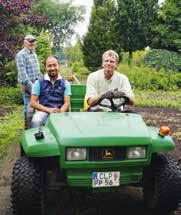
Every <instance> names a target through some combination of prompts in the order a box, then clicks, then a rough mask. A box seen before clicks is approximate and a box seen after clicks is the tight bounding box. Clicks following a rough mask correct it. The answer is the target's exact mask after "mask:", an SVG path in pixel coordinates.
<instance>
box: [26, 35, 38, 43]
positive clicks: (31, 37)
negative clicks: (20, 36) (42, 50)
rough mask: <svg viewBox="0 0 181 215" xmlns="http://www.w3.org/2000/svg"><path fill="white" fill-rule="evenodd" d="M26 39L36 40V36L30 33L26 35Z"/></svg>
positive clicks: (29, 40)
mask: <svg viewBox="0 0 181 215" xmlns="http://www.w3.org/2000/svg"><path fill="white" fill-rule="evenodd" d="M25 40H27V41H28V42H35V41H36V38H35V37H34V36H33V35H31V34H29V35H26V36H25Z"/></svg>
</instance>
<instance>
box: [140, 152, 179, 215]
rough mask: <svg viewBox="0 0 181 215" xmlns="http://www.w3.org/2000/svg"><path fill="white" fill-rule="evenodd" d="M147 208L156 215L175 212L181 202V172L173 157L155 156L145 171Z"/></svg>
mask: <svg viewBox="0 0 181 215" xmlns="http://www.w3.org/2000/svg"><path fill="white" fill-rule="evenodd" d="M143 182H144V183H143V196H144V201H145V206H146V207H147V208H148V209H150V210H151V211H152V212H153V213H156V214H164V215H165V214H169V213H171V212H173V211H175V210H176V209H177V207H178V205H179V202H180V200H181V171H180V169H179V166H178V164H177V162H176V161H175V160H174V159H173V158H172V157H171V156H164V155H158V154H154V155H153V157H152V161H151V165H150V166H149V167H148V168H146V169H145V170H144V177H143Z"/></svg>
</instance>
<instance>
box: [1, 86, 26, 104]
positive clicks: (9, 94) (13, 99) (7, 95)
mask: <svg viewBox="0 0 181 215" xmlns="http://www.w3.org/2000/svg"><path fill="white" fill-rule="evenodd" d="M0 104H1V105H14V104H16V105H21V104H23V99H22V94H21V89H20V88H13V87H9V88H5V87H2V88H0Z"/></svg>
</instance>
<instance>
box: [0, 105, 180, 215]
mask: <svg viewBox="0 0 181 215" xmlns="http://www.w3.org/2000/svg"><path fill="white" fill-rule="evenodd" d="M135 110H136V111H137V112H139V113H141V114H142V116H143V118H144V119H145V121H146V122H147V123H148V124H150V125H154V126H156V127H159V126H161V125H168V126H169V127H170V129H171V134H172V136H173V138H174V141H175V142H176V150H175V151H173V152H171V153H170V154H171V155H172V156H173V157H174V158H175V159H176V160H178V161H181V126H180V125H181V111H179V110H176V109H170V108H145V107H139V108H135ZM10 111H12V110H10V109H0V118H1V117H2V116H4V115H5V114H6V113H7V112H10ZM18 156H19V146H18V144H16V143H12V144H11V146H10V147H9V150H8V152H7V155H6V157H5V159H4V160H3V161H2V163H1V168H0V215H5V214H6V215H7V214H9V213H8V212H7V208H8V207H9V205H10V193H11V192H10V184H11V173H12V168H13V164H14V162H15V160H16V159H17V157H18ZM79 197H80V196H79ZM75 198H76V199H77V203H76V204H77V207H79V212H76V215H88V214H89V215H108V214H109V215H110V213H112V214H124V215H132V214H140V215H147V214H148V213H147V212H146V211H145V209H144V206H143V198H142V190H141V189H139V188H131V187H127V188H121V190H120V193H117V194H105V195H104V194H100V195H99V194H98V195H97V196H96V199H94V200H92V199H91V197H90V196H87V197H86V198H85V197H84V196H83V198H78V197H75ZM74 206H75V205H74ZM69 207H73V206H72V203H70V205H69ZM58 214H62V213H60V212H59V211H58V210H56V211H54V212H52V213H50V212H47V215H58ZM175 214H176V215H181V211H180V210H179V209H178V211H177V212H176V213H175Z"/></svg>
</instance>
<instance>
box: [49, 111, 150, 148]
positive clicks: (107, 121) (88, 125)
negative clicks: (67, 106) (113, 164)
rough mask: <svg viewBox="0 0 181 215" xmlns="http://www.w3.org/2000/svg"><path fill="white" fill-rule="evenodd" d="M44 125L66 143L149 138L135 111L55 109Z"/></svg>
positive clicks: (143, 141) (144, 140)
mask: <svg viewBox="0 0 181 215" xmlns="http://www.w3.org/2000/svg"><path fill="white" fill-rule="evenodd" d="M46 126H47V127H48V128H49V129H50V130H51V132H52V134H53V135H54V136H55V138H56V140H57V142H58V143H59V144H64V145H69V146H75V145H78V146H81V145H84V146H86V145H87V146H88V145H92V146H94V145H96V146H98V145H101V146H102V145H104V146H106V145H109V146H110V145H114V146H116V145H120V144H122V145H127V144H134V145H141V144H148V143H149V141H150V137H149V132H148V129H147V126H146V125H145V123H144V121H143V119H142V117H141V115H139V114H134V113H114V112H68V113H54V114H51V115H50V117H49V118H48V121H47V123H46Z"/></svg>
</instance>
